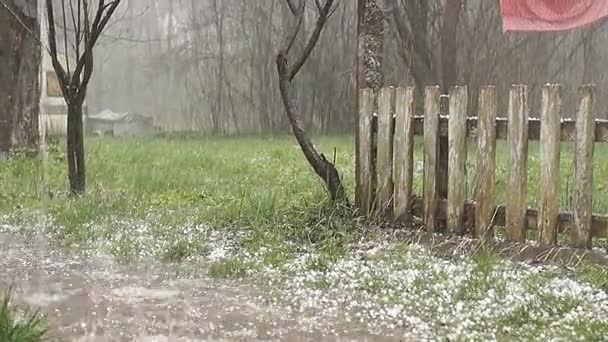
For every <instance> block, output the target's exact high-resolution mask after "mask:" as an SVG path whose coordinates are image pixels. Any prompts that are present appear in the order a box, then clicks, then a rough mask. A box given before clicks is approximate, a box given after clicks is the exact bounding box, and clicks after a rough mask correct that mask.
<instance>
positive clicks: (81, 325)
mask: <svg viewBox="0 0 608 342" xmlns="http://www.w3.org/2000/svg"><path fill="white" fill-rule="evenodd" d="M0 250H1V251H2V253H1V254H0V289H7V288H8V287H9V286H11V285H13V286H14V290H15V293H14V298H15V301H16V303H17V304H27V305H29V306H31V307H35V308H40V309H41V310H42V312H44V313H45V314H47V315H48V322H49V326H50V328H51V331H50V337H51V340H56V341H209V340H213V341H237V340H238V341H246V340H281V341H313V340H314V341H335V340H356V341H372V340H373V341H398V340H403V339H398V338H396V337H390V336H374V335H372V334H369V333H368V332H366V331H365V330H363V329H364V328H363V327H358V326H357V325H347V324H345V323H343V322H336V321H335V319H327V318H325V317H322V316H319V317H314V316H311V317H296V316H294V315H293V314H290V313H289V312H288V310H283V309H282V308H276V307H271V306H270V305H267V304H265V302H266V301H265V300H264V294H263V293H262V292H261V291H260V290H259V289H256V288H255V287H253V286H249V285H247V284H242V283H236V282H230V281H224V280H222V281H220V280H214V279H211V278H208V277H206V276H204V272H199V273H198V276H187V277H185V276H178V275H176V273H177V272H176V271H175V269H172V267H171V266H170V265H162V264H156V263H153V262H150V263H146V264H145V265H138V266H137V267H135V266H130V267H126V266H120V265H117V264H116V263H114V262H113V261H112V259H111V258H110V257H104V256H84V255H76V256H75V255H68V254H65V253H63V252H61V251H60V248H57V247H56V246H52V245H51V244H49V242H48V239H47V238H46V237H44V236H36V235H35V236H31V237H24V236H22V235H18V234H12V233H2V234H0ZM195 273H197V272H195Z"/></svg>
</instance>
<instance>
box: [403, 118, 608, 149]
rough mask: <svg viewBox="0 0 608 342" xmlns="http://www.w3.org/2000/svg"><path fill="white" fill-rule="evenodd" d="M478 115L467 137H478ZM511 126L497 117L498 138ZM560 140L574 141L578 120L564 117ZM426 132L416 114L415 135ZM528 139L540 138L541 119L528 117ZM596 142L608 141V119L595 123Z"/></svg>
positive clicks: (442, 122)
mask: <svg viewBox="0 0 608 342" xmlns="http://www.w3.org/2000/svg"><path fill="white" fill-rule="evenodd" d="M477 120H478V119H477V117H476V116H470V117H468V118H467V137H470V138H476V137H477ZM508 126H509V124H508V120H507V118H504V117H497V118H496V139H498V140H506V139H507V127H508ZM560 127H561V128H560V141H562V142H574V137H575V135H576V134H575V132H576V121H575V120H571V119H562V122H561V124H560ZM423 134H424V117H423V116H420V115H416V116H414V135H423ZM439 134H440V135H441V136H444V137H445V136H447V134H448V118H447V117H446V116H442V117H441V118H440V119H439ZM528 140H530V141H533V140H534V141H537V140H540V119H539V118H528ZM595 142H599V143H607V142H608V120H600V119H598V120H596V123H595Z"/></svg>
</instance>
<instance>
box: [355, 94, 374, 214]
mask: <svg viewBox="0 0 608 342" xmlns="http://www.w3.org/2000/svg"><path fill="white" fill-rule="evenodd" d="M359 106H360V107H359V118H360V119H359V150H358V151H357V156H356V158H359V162H358V165H359V172H357V176H358V177H359V178H358V179H357V184H358V185H359V186H358V187H357V190H358V191H359V194H357V196H356V197H357V200H358V203H357V207H358V208H359V209H360V210H361V213H362V214H363V215H367V214H368V213H369V210H370V207H371V204H372V114H373V113H372V112H373V92H372V90H371V89H361V90H360V91H359Z"/></svg>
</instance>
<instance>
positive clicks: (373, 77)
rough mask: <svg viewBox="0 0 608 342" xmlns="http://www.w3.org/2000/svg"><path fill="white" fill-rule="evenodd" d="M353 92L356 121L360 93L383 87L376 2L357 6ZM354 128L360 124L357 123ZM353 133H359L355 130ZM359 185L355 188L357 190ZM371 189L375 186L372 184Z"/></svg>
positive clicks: (381, 31) (381, 20)
mask: <svg viewBox="0 0 608 342" xmlns="http://www.w3.org/2000/svg"><path fill="white" fill-rule="evenodd" d="M356 59H357V62H356V66H355V67H356V68H357V76H356V82H357V86H356V90H357V91H356V92H355V98H356V101H357V106H356V110H355V113H354V115H356V116H357V118H358V117H359V112H358V111H359V103H358V101H359V90H360V89H365V88H371V89H373V91H374V94H375V95H378V92H379V91H380V88H382V86H383V85H384V73H383V71H382V66H383V62H384V14H383V13H382V10H381V8H380V6H379V4H378V0H359V1H358V3H357V51H356ZM356 122H357V125H358V124H359V120H358V119H357V120H356ZM355 132H358V131H357V130H356V131H355ZM355 149H356V150H357V151H358V150H359V136H358V133H355ZM360 172H361V171H360V166H359V156H357V157H356V158H355V174H356V177H357V179H358V177H359V173H360ZM358 186H359V185H358V184H357V187H358ZM372 188H375V185H374V184H372ZM360 193H361V190H360V189H358V188H357V189H356V191H355V196H356V198H355V203H356V205H357V207H359V208H360V207H361V205H360V199H359V198H358V197H357V196H358V194H360Z"/></svg>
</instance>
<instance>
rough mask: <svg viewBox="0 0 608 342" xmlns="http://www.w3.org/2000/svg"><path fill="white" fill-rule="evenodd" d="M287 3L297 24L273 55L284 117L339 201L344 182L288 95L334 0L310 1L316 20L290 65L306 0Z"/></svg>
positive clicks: (321, 29) (330, 10)
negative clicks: (314, 8)
mask: <svg viewBox="0 0 608 342" xmlns="http://www.w3.org/2000/svg"><path fill="white" fill-rule="evenodd" d="M286 1H287V4H288V5H289V9H290V10H291V12H292V14H293V15H294V17H296V19H297V24H296V25H295V27H294V29H293V32H291V33H290V35H289V36H288V39H287V40H286V43H285V45H284V46H283V47H282V48H281V50H280V51H279V53H278V54H277V57H276V65H277V72H278V75H279V89H280V91H281V98H282V99H283V105H284V107H285V112H286V113H287V117H288V119H289V123H290V124H291V128H292V131H293V134H294V136H295V138H296V140H297V141H298V144H299V145H300V148H301V149H302V152H303V153H304V156H305V157H306V159H307V160H308V163H309V164H310V165H311V166H312V168H313V169H314V171H315V172H316V173H317V175H318V176H319V177H321V178H322V179H323V181H324V182H325V185H326V187H327V190H328V191H329V194H330V196H331V198H332V200H334V201H339V202H345V203H346V202H348V199H347V198H346V192H345V191H344V185H343V184H342V181H341V179H340V175H339V173H338V170H337V169H336V167H335V165H334V164H333V163H332V162H330V161H329V160H328V159H327V158H326V157H325V155H324V154H323V153H320V152H319V151H317V149H316V148H315V146H314V144H313V143H312V140H311V139H310V137H309V136H308V134H307V133H306V129H305V127H304V121H303V119H302V117H301V115H300V113H299V112H298V108H297V106H296V103H295V100H294V98H293V95H292V89H291V85H292V81H293V80H294V78H295V77H296V75H297V74H298V72H299V71H300V70H301V69H302V66H304V64H305V63H306V60H307V59H308V57H309V56H310V54H311V53H312V51H313V49H314V48H315V46H316V45H317V42H318V40H319V37H320V36H321V32H322V31H323V28H324V27H325V24H326V22H327V20H328V18H329V17H330V15H331V14H332V13H333V10H334V9H335V8H334V6H333V5H334V1H333V0H325V1H324V2H323V3H321V2H320V1H319V0H316V1H315V2H314V3H315V5H316V10H317V12H318V17H317V21H316V23H315V27H314V30H313V32H312V34H311V36H310V37H309V38H308V40H307V42H306V45H305V47H304V50H303V51H302V52H301V53H300V55H299V56H296V58H295V62H294V63H293V64H292V65H289V63H288V62H289V57H290V52H291V51H292V47H293V45H294V43H295V41H296V39H297V36H298V34H299V33H300V28H301V25H302V21H303V20H304V14H305V11H306V3H307V1H306V0H298V1H297V2H295V1H294V0H286Z"/></svg>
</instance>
